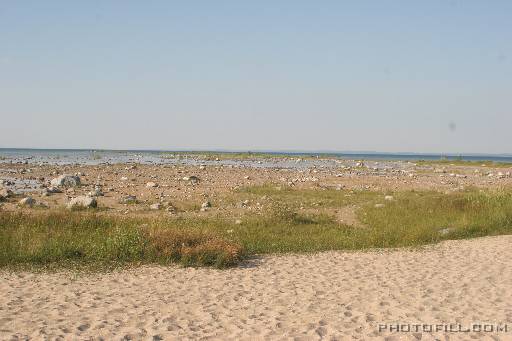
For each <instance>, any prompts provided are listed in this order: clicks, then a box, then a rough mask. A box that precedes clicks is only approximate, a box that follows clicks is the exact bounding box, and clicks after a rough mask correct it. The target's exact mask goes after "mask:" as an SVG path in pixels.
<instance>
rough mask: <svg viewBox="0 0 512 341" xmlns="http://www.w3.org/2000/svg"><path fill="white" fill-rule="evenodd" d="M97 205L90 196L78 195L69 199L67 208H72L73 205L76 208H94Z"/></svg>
mask: <svg viewBox="0 0 512 341" xmlns="http://www.w3.org/2000/svg"><path fill="white" fill-rule="evenodd" d="M97 206H98V203H97V201H96V199H95V198H93V197H90V196H79V197H76V198H73V199H71V200H70V201H69V203H68V205H67V208H68V209H72V208H75V207H76V208H78V207H81V208H94V207H97Z"/></svg>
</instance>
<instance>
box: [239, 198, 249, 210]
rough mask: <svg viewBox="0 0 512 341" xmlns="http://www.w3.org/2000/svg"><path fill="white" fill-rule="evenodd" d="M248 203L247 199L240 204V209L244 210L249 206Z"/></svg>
mask: <svg viewBox="0 0 512 341" xmlns="http://www.w3.org/2000/svg"><path fill="white" fill-rule="evenodd" d="M249 203H250V201H249V200H248V199H246V200H244V201H242V202H241V203H240V207H242V208H246V207H247V206H249Z"/></svg>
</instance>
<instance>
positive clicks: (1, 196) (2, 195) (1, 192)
mask: <svg viewBox="0 0 512 341" xmlns="http://www.w3.org/2000/svg"><path fill="white" fill-rule="evenodd" d="M11 195H12V191H11V190H10V189H7V188H1V187H0V201H2V200H5V199H7V198H9V197H10V196H11Z"/></svg>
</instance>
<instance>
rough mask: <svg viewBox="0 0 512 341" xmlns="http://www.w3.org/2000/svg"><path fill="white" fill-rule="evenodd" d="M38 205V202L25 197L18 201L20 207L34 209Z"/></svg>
mask: <svg viewBox="0 0 512 341" xmlns="http://www.w3.org/2000/svg"><path fill="white" fill-rule="evenodd" d="M35 204H36V201H35V200H34V199H33V198H32V197H25V198H23V199H21V200H20V201H18V205H19V206H23V207H32V206H34V205H35Z"/></svg>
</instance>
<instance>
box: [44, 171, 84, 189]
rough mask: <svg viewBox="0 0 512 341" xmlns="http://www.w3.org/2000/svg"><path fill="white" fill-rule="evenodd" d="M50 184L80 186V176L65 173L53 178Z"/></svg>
mask: <svg viewBox="0 0 512 341" xmlns="http://www.w3.org/2000/svg"><path fill="white" fill-rule="evenodd" d="M50 184H51V185H52V186H55V187H76V186H80V177H78V176H76V175H68V174H63V175H61V176H59V177H56V178H55V179H52V181H50Z"/></svg>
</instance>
